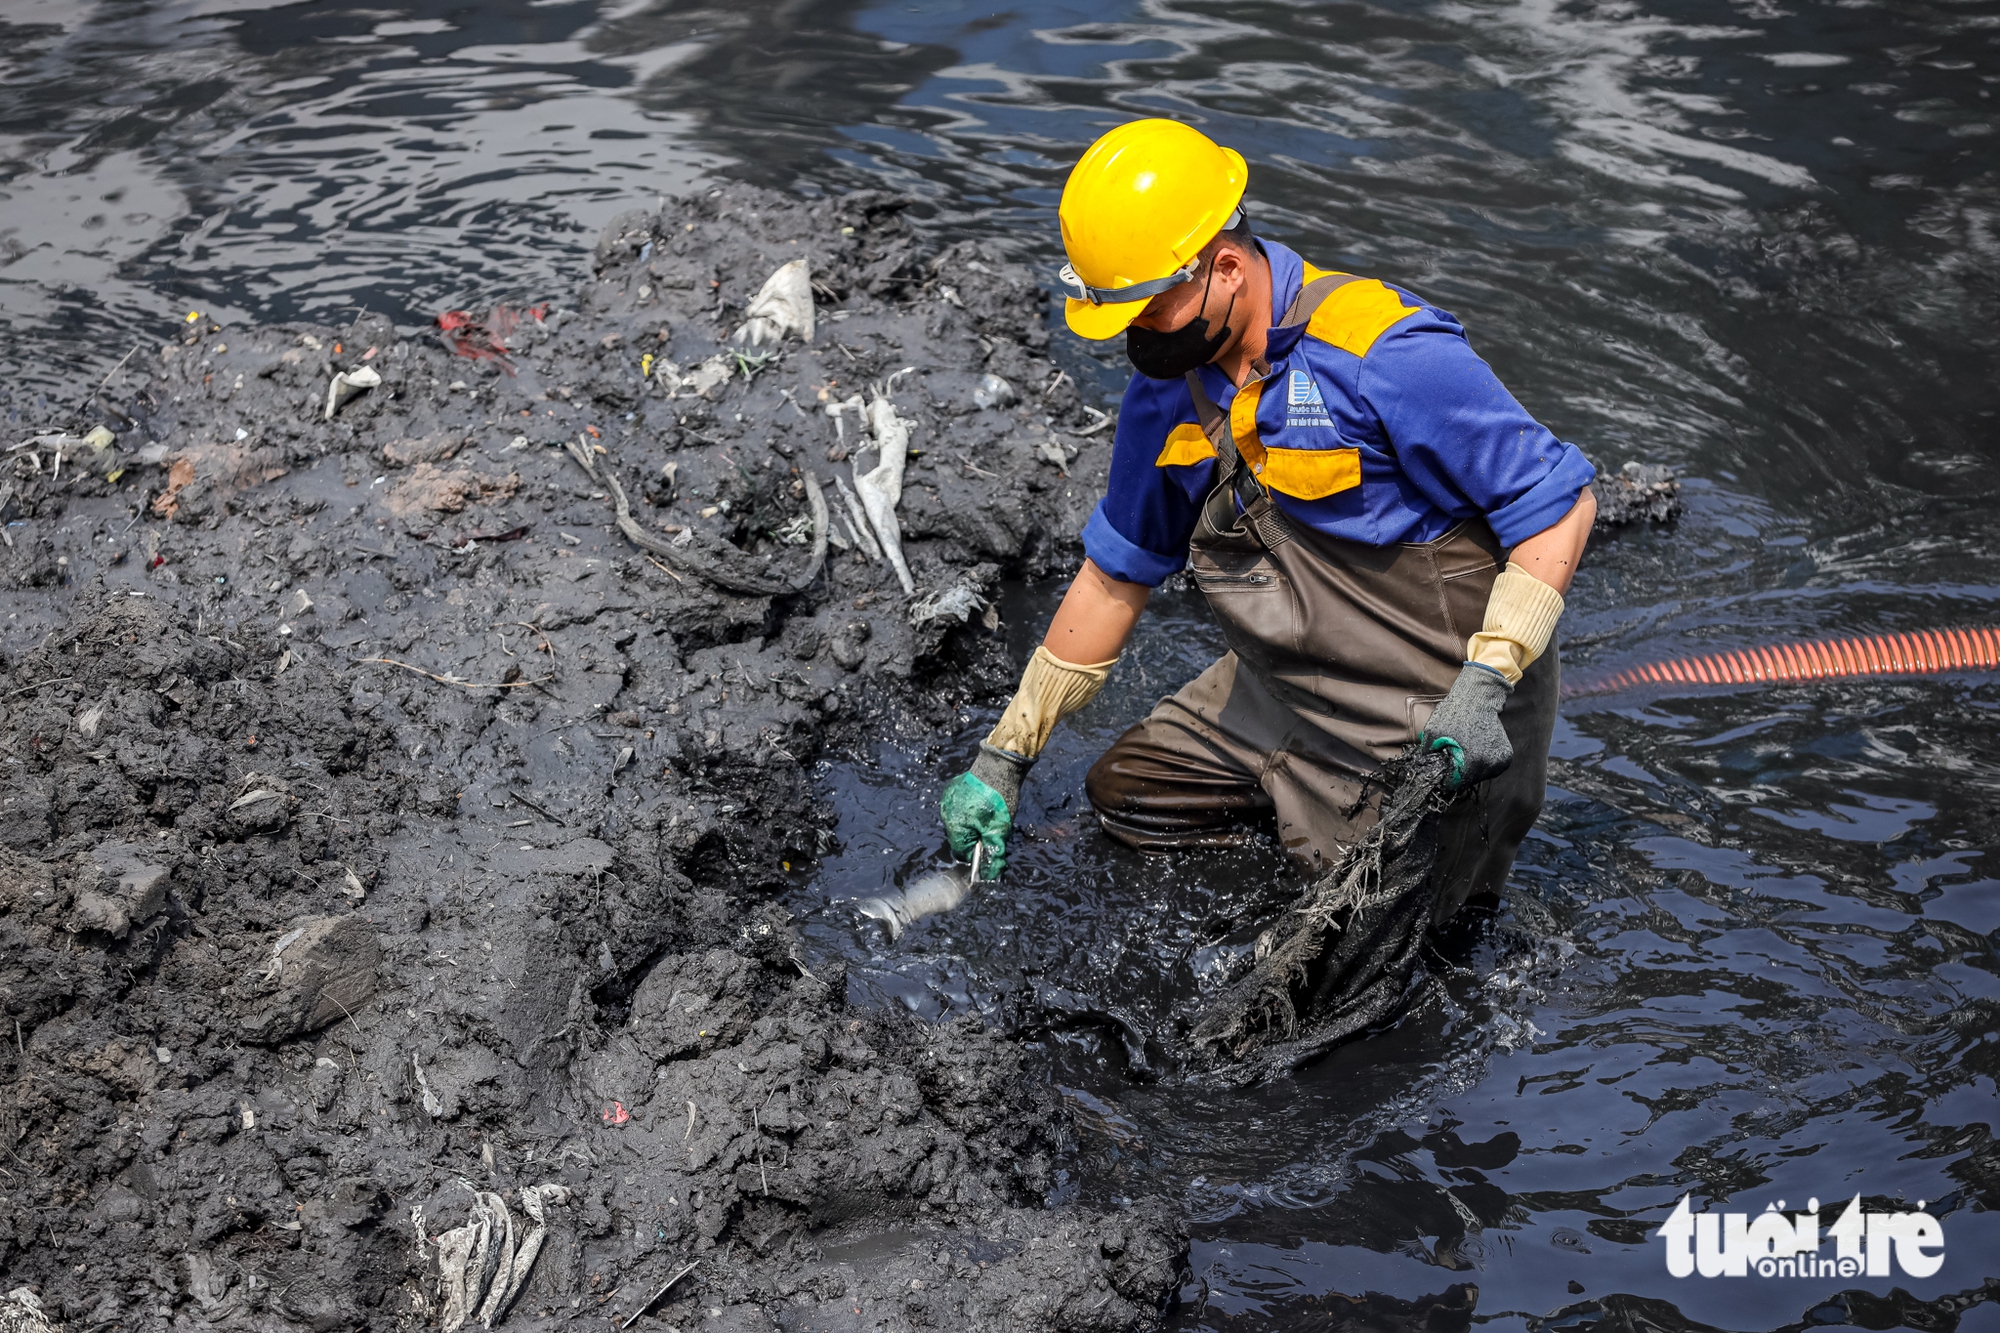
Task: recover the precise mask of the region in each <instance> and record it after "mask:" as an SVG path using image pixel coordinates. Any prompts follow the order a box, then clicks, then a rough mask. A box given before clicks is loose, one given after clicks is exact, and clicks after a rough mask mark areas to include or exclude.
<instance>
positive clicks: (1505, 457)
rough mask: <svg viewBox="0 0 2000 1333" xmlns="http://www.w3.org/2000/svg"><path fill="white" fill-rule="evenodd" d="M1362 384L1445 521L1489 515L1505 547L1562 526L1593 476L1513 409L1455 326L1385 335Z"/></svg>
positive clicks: (1575, 453)
mask: <svg viewBox="0 0 2000 1333" xmlns="http://www.w3.org/2000/svg"><path fill="white" fill-rule="evenodd" d="M1357 384H1358V388H1359V390H1360V393H1361V396H1362V397H1363V398H1364V399H1366V400H1367V402H1368V404H1369V406H1370V407H1372V408H1373V409H1374V410H1375V414H1376V415H1377V417H1379V418H1380V420H1381V422H1382V428H1383V430H1384V431H1385V432H1386V433H1387V434H1388V437H1389V444H1390V446H1391V448H1392V449H1393V450H1394V452H1395V456H1396V463H1397V466H1398V467H1400V468H1401V470H1402V472H1403V474H1404V475H1405V476H1406V477H1408V478H1409V479H1410V482H1411V484H1413V485H1414V486H1415V487H1416V488H1417V489H1418V490H1419V491H1421V492H1422V493H1423V495H1424V498H1426V499H1428V500H1429V501H1430V502H1431V503H1432V504H1434V505H1436V506H1437V507H1438V508H1440V509H1442V510H1444V511H1445V512H1447V513H1450V514H1455V515H1461V516H1466V515H1471V514H1474V513H1478V514H1484V515H1485V516H1486V521H1487V522H1488V523H1489V524H1491V525H1492V527H1493V535H1494V536H1496V537H1498V538H1499V539H1500V543H1501V545H1503V546H1507V547H1512V546H1514V545H1515V544H1517V543H1519V542H1520V541H1522V540H1524V539H1525V538H1528V537H1532V536H1534V535H1535V534H1536V533H1538V532H1541V531H1542V530H1543V529H1545V528H1547V527H1549V526H1551V525H1552V524H1554V523H1555V522H1557V521H1558V520H1559V519H1561V518H1562V516H1563V515H1565V514H1567V513H1568V512H1569V511H1570V509H1571V507H1572V506H1574V505H1575V504H1576V501H1577V497H1578V496H1579V495H1581V494H1582V493H1583V489H1584V487H1586V486H1588V485H1590V482H1591V478H1592V477H1594V476H1595V475H1596V470H1595V469H1594V468H1592V467H1591V465H1590V462H1589V460H1587V459H1586V458H1584V456H1583V454H1582V453H1581V452H1580V451H1579V450H1578V449H1577V448H1576V447H1575V446H1574V445H1569V444H1564V443H1563V442H1562V441H1561V440H1558V439H1557V438H1556V437H1555V436H1554V435H1553V434H1552V433H1550V431H1549V429H1548V427H1546V426H1544V425H1542V423H1541V422H1539V421H1536V420H1535V419H1534V418H1533V417H1531V416H1529V415H1528V411H1527V409H1526V408H1524V407H1522V406H1521V405H1520V403H1518V402H1516V401H1515V400H1514V395H1513V394H1511V393H1508V392H1507V389H1506V386H1504V385H1502V384H1501V383H1500V379H1499V377H1498V376H1496V375H1495V374H1494V373H1493V368H1492V367H1491V366H1489V365H1487V364H1486V362H1485V361H1483V360H1481V359H1480V357H1479V354H1478V353H1476V352H1474V351H1473V350H1472V345H1471V344H1470V343H1468V342H1467V341H1466V340H1465V334H1464V333H1463V331H1461V330H1460V329H1459V327H1458V325H1457V321H1455V320H1453V321H1451V322H1449V323H1446V322H1445V321H1443V320H1440V319H1435V318H1433V319H1419V320H1413V321H1411V323H1410V326H1409V327H1407V328H1404V329H1397V330H1394V331H1392V332H1390V333H1388V334H1386V335H1384V336H1383V338H1382V339H1381V341H1379V342H1378V343H1376V344H1375V346H1373V347H1371V348H1370V349H1369V350H1368V355H1367V356H1366V357H1365V358H1363V360H1362V363H1361V370H1360V376H1359V380H1358V381H1357Z"/></svg>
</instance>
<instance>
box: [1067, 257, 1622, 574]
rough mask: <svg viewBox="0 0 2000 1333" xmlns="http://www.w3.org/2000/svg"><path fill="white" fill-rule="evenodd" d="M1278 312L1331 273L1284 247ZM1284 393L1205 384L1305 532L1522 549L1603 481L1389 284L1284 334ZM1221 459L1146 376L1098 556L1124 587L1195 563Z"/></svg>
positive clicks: (1125, 435)
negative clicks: (1480, 540)
mask: <svg viewBox="0 0 2000 1333" xmlns="http://www.w3.org/2000/svg"><path fill="white" fill-rule="evenodd" d="M1259 244H1260V245H1261V246H1262V247H1263V250H1264V254H1265V257H1266V258H1267V259H1268V260H1269V261H1270V265H1271V305H1272V309H1274V310H1278V311H1283V310H1285V309H1286V308H1287V307H1289V306H1290V305H1291V303H1292V301H1293V300H1294V299H1295V298H1296V297H1297V296H1298V293H1299V288H1300V287H1302V286H1303V285H1304V284H1305V283H1306V282H1307V281H1309V280H1310V279H1311V278H1314V277H1318V276H1320V274H1321V273H1322V272H1323V270H1320V269H1315V268H1312V267H1311V266H1310V265H1308V264H1306V263H1305V261H1304V260H1302V259H1300V258H1299V256H1298V255H1297V254H1296V253H1294V252H1293V251H1291V250H1289V249H1287V248H1286V247H1285V246H1282V245H1279V244H1277V243H1276V242H1274V241H1260V242H1259ZM1264 355H1265V359H1266V360H1267V361H1268V362H1269V363H1270V365H1271V375H1270V377H1269V378H1267V379H1264V380H1261V381H1259V382H1257V383H1255V384H1251V385H1246V386H1245V387H1244V388H1243V389H1242V390H1240V391H1239V390H1238V389H1237V388H1236V386H1235V385H1234V384H1232V383H1231V382H1230V381H1229V379H1228V377H1227V376H1225V375H1224V374H1223V373H1222V372H1221V371H1219V370H1217V369H1216V368H1215V367H1214V366H1204V367H1202V369H1201V371H1200V372H1199V373H1200V374H1201V377H1202V385H1203V387H1204V388H1206V389H1207V391H1208V396H1209V397H1210V399H1212V400H1213V401H1214V402H1215V404H1216V405H1217V406H1218V407H1220V408H1221V409H1222V410H1223V411H1225V412H1227V413H1229V417H1230V421H1231V424H1232V425H1233V427H1234V429H1235V438H1236V440H1237V442H1238V446H1237V447H1238V452H1239V453H1240V454H1241V455H1242V456H1243V458H1244V460H1245V461H1246V462H1249V461H1252V460H1254V459H1255V458H1256V457H1257V454H1258V450H1259V448H1260V447H1261V451H1262V456H1263V470H1262V472H1261V473H1260V474H1259V475H1260V479H1261V480H1262V481H1263V483H1264V484H1265V486H1266V487H1268V488H1269V489H1270V491H1271V492H1272V494H1273V496H1274V497H1275V498H1276V500H1277V503H1278V507H1279V508H1281V509H1283V510H1284V511H1285V513H1286V514H1287V515H1288V516H1290V517H1291V519H1292V520H1293V521H1294V522H1298V523H1304V524H1307V525H1308V526H1310V527H1313V528H1317V529H1318V530H1319V531H1321V532H1324V533H1327V534H1328V535H1330V536H1334V537H1342V538H1346V539H1347V540H1349V541H1356V542H1365V543H1367V544H1368V545H1370V546H1387V545H1389V544H1391V543H1394V542H1427V541H1431V540H1433V539H1434V538H1437V537H1441V536H1443V535H1444V534H1445V533H1446V532H1448V531H1450V530H1451V528H1452V527H1453V526H1455V525H1456V524H1458V523H1459V522H1461V521H1463V520H1465V519H1468V518H1471V517H1473V516H1474V515H1478V514H1483V515H1485V517H1486V521H1487V523H1489V524H1490V525H1491V526H1492V528H1493V533H1494V535H1495V536H1496V537H1498V538H1499V539H1500V543H1501V545H1502V546H1504V547H1508V548H1512V547H1513V546H1514V545H1515V544H1516V543H1517V542H1519V541H1521V540H1522V539H1524V538H1527V537H1532V536H1534V535H1535V534H1536V533H1538V532H1541V531H1542V530H1543V529H1545V528H1547V527H1549V526H1550V525H1552V524H1554V523H1555V522H1557V521H1558V520H1559V519H1561V518H1562V517H1563V516H1564V515H1565V514H1567V513H1568V512H1569V511H1570V509H1571V507H1572V506H1574V505H1575V504H1576V501H1577V497H1578V496H1579V495H1580V494H1581V493H1582V492H1583V488H1584V487H1586V486H1588V485H1589V484H1590V481H1591V478H1592V477H1593V476H1594V475H1595V472H1594V470H1593V469H1592V468H1591V465H1590V463H1589V462H1588V461H1587V460H1586V459H1585V458H1584V456H1583V455H1582V454H1581V453H1580V452H1579V451H1578V450H1577V449H1576V447H1575V446H1574V445H1569V444H1564V443H1563V442H1562V441H1561V440H1558V439H1557V438H1556V437H1555V436H1554V435H1553V434H1551V433H1550V432H1549V430H1548V428H1547V427H1545V426H1543V425H1542V424H1541V423H1540V422H1538V421H1536V420H1535V419H1534V418H1533V417H1531V416H1529V415H1528V413H1527V410H1526V409H1525V408H1523V407H1522V406H1521V405H1520V404H1519V403H1517V402H1515V401H1514V396H1513V395H1512V394H1510V393H1508V392H1507V390H1506V389H1505V388H1504V387H1503V386H1502V385H1501V383H1500V381H1499V379H1498V378H1497V377H1496V376H1495V375H1494V374H1493V370H1492V368H1491V367H1490V366H1488V365H1487V364H1486V363H1485V362H1484V361H1482V360H1480V358H1479V356H1478V354H1477V353H1475V352H1474V351H1473V350H1472V345H1471V344H1470V343H1469V342H1467V341H1466V337H1465V329H1464V328H1463V326H1461V325H1460V324H1459V322H1458V321H1457V320H1456V319H1454V318H1453V317H1452V316H1451V315H1449V314H1447V313H1446V312H1445V311H1443V310H1440V309H1438V308H1437V307H1436V306H1434V305H1431V304H1429V303H1428V302H1426V301H1424V300H1423V299H1422V298H1420V297H1417V296H1414V295H1412V294H1410V293H1409V292H1406V291H1404V290H1403V289H1402V288H1400V287H1392V286H1390V285H1389V284H1387V283H1383V282H1377V281H1375V280H1373V279H1365V280H1362V281H1357V282H1350V283H1347V284H1346V285H1344V286H1342V287H1338V288H1336V289H1335V290H1334V291H1333V293H1332V294H1331V295H1330V296H1328V297H1327V298H1326V300H1325V301H1324V302H1323V303H1322V304H1321V305H1320V307H1319V309H1318V310H1316V311H1314V312H1313V313H1312V314H1311V315H1310V316H1309V317H1308V318H1307V319H1306V320H1305V321H1304V322H1303V323H1300V324H1294V325H1290V326H1288V327H1281V328H1274V329H1272V330H1271V332H1270V341H1269V343H1268V345H1267V347H1266V350H1265V354H1264ZM1215 468H1216V458H1215V450H1214V447H1213V446H1211V445H1210V444H1209V441H1208V437H1207V436H1206V435H1204V434H1203V433H1202V429H1201V425H1200V422H1199V421H1198V420H1197V418H1196V415H1195V408H1194V398H1193V396H1192V395H1191V394H1190V393H1189V392H1188V387H1187V384H1186V383H1185V382H1184V381H1181V380H1151V379H1147V378H1146V377H1145V376H1143V375H1136V374H1135V375H1134V376H1133V377H1132V382H1131V384H1130V385H1129V386H1127V388H1126V390H1125V402H1124V404H1123V406H1122V407H1120V409H1119V412H1118V433H1117V435H1116V437H1115V439H1114V443H1113V444H1112V449H1111V481H1110V485H1109V487H1108V489H1107V491H1106V494H1105V497H1104V499H1103V500H1101V501H1100V502H1099V503H1098V506H1097V510H1096V512H1095V513H1093V514H1092V515H1091V516H1090V521H1089V522H1088V523H1087V524H1085V525H1084V529H1083V548H1084V551H1085V553H1086V554H1087V555H1089V557H1090V558H1091V560H1093V561H1094V562H1096V564H1097V567H1098V568H1099V569H1102V570H1103V571H1104V572H1105V573H1107V574H1109V575H1110V576H1111V577H1112V578H1115V579H1122V580H1124V581H1125V582H1127V583H1143V584H1145V585H1146V586H1148V587H1156V586H1158V585H1159V583H1160V582H1161V581H1162V580H1164V579H1165V578H1167V576H1169V575H1170V574H1173V573H1174V572H1175V571H1177V570H1179V569H1180V568H1181V567H1182V566H1183V565H1185V564H1186V563H1187V554H1188V539H1189V538H1190V537H1192V536H1193V535H1194V527H1195V520H1196V518H1197V516H1198V515H1199V512H1200V509H1201V503H1202V501H1203V499H1204V498H1205V497H1206V496H1207V495H1208V493H1209V491H1210V489H1211V488H1212V487H1213V485H1214V479H1215Z"/></svg>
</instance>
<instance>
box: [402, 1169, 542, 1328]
mask: <svg viewBox="0 0 2000 1333" xmlns="http://www.w3.org/2000/svg"><path fill="white" fill-rule="evenodd" d="M466 1188H468V1189H470V1188H471V1186H469V1185H468V1186H467V1187H466ZM570 1198H571V1194H570V1190H569V1187H568V1186H566V1185H555V1184H548V1185H530V1186H529V1187H528V1188H526V1189H524V1190H522V1191H521V1210H522V1211H523V1212H525V1213H526V1214H527V1215H528V1216H527V1221H528V1224H529V1225H528V1226H527V1227H526V1229H525V1234H518V1233H517V1232H516V1229H515V1225H514V1215H513V1214H512V1213H510V1212H508V1211H507V1203H506V1200H504V1199H502V1198H501V1197H500V1196H499V1195H498V1194H494V1193H491V1192H489V1191H486V1190H473V1192H472V1220H471V1221H469V1222H467V1223H466V1224H465V1225H464V1226H462V1227H454V1228H452V1229H451V1230H450V1231H447V1232H445V1233H444V1234H443V1235H441V1236H438V1237H436V1244H437V1254H438V1297H439V1299H440V1300H442V1301H443V1302H444V1311H443V1315H442V1317H441V1320H440V1323H441V1325H442V1327H443V1329H444V1333H458V1330H459V1329H461V1328H463V1327H465V1325H466V1323H467V1322H468V1321H470V1320H473V1319H477V1320H479V1322H480V1324H481V1325H482V1326H483V1327H485V1328H491V1327H493V1325H494V1323H495V1322H496V1321H498V1320H501V1319H504V1318H505V1317H506V1315H507V1310H508V1307H510V1306H511V1305H513V1303H514V1298H515V1297H516V1296H518V1295H520V1294H521V1288H522V1287H523V1286H525V1285H526V1284H527V1281H528V1271H529V1270H530V1269H532V1268H533V1267H534V1266H535V1260H536V1259H537V1258H538V1257H539V1256H540V1255H541V1252H542V1242H543V1241H544V1240H546V1239H547V1237H548V1230H549V1228H548V1212H547V1210H548V1207H549V1206H550V1205H551V1204H567V1203H568V1202H569V1201H570ZM424 1251H425V1236H424V1233H423V1224H422V1221H421V1219H418V1224H417V1256H418V1259H419V1261H421V1260H422V1258H423V1255H424Z"/></svg>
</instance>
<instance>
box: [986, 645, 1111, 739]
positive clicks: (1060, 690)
mask: <svg viewBox="0 0 2000 1333" xmlns="http://www.w3.org/2000/svg"><path fill="white" fill-rule="evenodd" d="M1117 665H1118V659H1117V658H1115V657H1114V658H1112V659H1111V660H1110V661H1109V662H1098V663H1096V664H1095V665H1092V666H1078V665H1077V664H1076V663H1074V662H1065V661H1063V660H1062V659H1061V658H1060V657H1057V656H1056V655H1055V654H1054V653H1052V652H1050V651H1049V650H1048V649H1047V648H1037V649H1035V655H1034V656H1033V657H1031V658H1029V659H1028V669H1027V670H1026V671H1023V672H1022V673H1021V688H1020V689H1019V690H1017V691H1015V694H1014V698H1013V700H1012V702H1010V703H1009V704H1008V705H1007V708H1006V710H1005V711H1004V712H1002V713H1001V714H1000V721H999V722H998V723H997V724H996V725H995V726H994V728H993V731H992V733H991V734H990V735H988V736H987V737H986V743H987V744H988V745H990V746H992V747H993V748H994V749H996V750H1005V751H1007V752H1008V753H1009V754H1013V755H1019V756H1020V757H1021V758H1023V759H1029V760H1032V759H1034V758H1036V757H1037V756H1039V755H1040V754H1041V752H1042V747H1044V746H1046V745H1047V744H1048V743H1049V736H1050V735H1051V734H1052V733H1053V732H1054V731H1055V729H1056V723H1058V722H1060V721H1062V720H1063V719H1064V718H1066V717H1068V716H1069V715H1070V714H1071V713H1074V712H1076V711H1077V709H1079V708H1082V707H1083V706H1084V705H1085V704H1087V703H1089V702H1090V701H1091V700H1092V699H1095V698H1096V697H1097V692H1098V691H1099V690H1101V689H1103V688H1104V681H1105V678H1106V677H1108V676H1109V675H1110V674H1111V668H1112V667H1114V666H1117Z"/></svg>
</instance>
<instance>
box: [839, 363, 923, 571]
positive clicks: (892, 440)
mask: <svg viewBox="0 0 2000 1333" xmlns="http://www.w3.org/2000/svg"><path fill="white" fill-rule="evenodd" d="M868 424H869V426H870V427H871V428H872V429H873V430H874V432H875V448H876V450H877V452H878V457H879V459H880V461H879V462H877V463H876V464H875V466H874V467H873V468H871V469H869V470H868V471H867V472H863V471H861V470H860V468H859V466H857V467H856V468H855V471H854V489H855V491H856V492H857V493H859V494H860V496H861V507H862V508H863V509H864V510H866V511H867V513H868V521H869V523H870V524H872V525H873V526H874V528H875V538H876V540H877V541H879V542H881V543H882V553H883V554H884V555H886V556H888V557H889V564H890V565H891V566H892V567H893V568H894V569H895V571H896V578H897V580H898V581H899V582H901V583H902V585H903V592H904V593H905V594H906V595H907V594H911V593H914V592H916V590H917V585H916V584H915V583H914V582H912V581H911V579H910V567H909V566H908V565H906V564H904V563H903V531H902V528H901V527H900V526H898V524H897V522H896V506H897V504H898V503H900V502H901V500H902V498H903V466H904V464H905V463H906V462H907V461H908V459H909V453H910V424H909V422H907V421H905V420H903V418H901V417H899V416H897V415H896V405H895V404H894V403H892V402H890V401H889V399H888V398H887V397H885V396H882V395H879V394H878V395H877V396H876V398H875V401H874V402H872V403H870V404H868Z"/></svg>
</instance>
